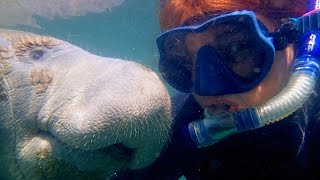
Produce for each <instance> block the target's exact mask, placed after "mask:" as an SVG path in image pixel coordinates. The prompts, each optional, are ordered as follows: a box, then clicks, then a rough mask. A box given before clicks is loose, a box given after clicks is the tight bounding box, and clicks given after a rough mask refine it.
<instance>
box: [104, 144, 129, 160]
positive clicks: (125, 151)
mask: <svg viewBox="0 0 320 180" xmlns="http://www.w3.org/2000/svg"><path fill="white" fill-rule="evenodd" d="M99 151H101V152H104V153H106V154H108V155H110V156H111V157H112V158H114V159H116V160H117V161H119V162H130V161H131V160H132V159H133V157H134V153H135V150H134V149H132V148H128V147H127V146H125V145H123V144H122V143H117V144H113V145H111V146H108V147H105V148H102V149H99Z"/></svg>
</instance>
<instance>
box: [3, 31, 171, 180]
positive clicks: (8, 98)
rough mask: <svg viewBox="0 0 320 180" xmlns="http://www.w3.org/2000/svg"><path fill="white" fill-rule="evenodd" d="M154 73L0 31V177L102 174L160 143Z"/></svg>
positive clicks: (140, 164) (164, 104)
mask: <svg viewBox="0 0 320 180" xmlns="http://www.w3.org/2000/svg"><path fill="white" fill-rule="evenodd" d="M171 114H172V112H171V102H170V97H169V94H168V92H167V90H166V87H165V86H164V84H163V83H162V81H161V80H160V79H159V77H158V76H157V74H156V73H155V72H153V71H151V70H150V69H148V68H146V67H144V66H143V65H140V64H138V63H135V62H133V61H126V60H121V59H115V58H107V57H101V56H97V55H94V54H91V53H89V52H87V51H85V50H83V49H81V48H79V47H77V46H75V45H72V44H70V43H68V42H65V41H62V40H59V39H56V38H53V37H49V36H40V35H36V34H32V33H28V32H21V31H14V30H6V29H0V159H1V166H0V179H106V178H108V177H109V176H110V175H112V174H114V173H116V172H118V171H121V170H125V169H133V170H136V169H141V168H144V167H147V166H148V165H150V164H151V163H152V162H153V161H154V160H155V159H156V158H157V157H158V156H159V155H160V153H161V151H162V149H163V148H164V147H166V145H167V142H168V139H169V137H170V129H171V126H172V118H171Z"/></svg>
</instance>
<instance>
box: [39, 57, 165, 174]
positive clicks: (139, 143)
mask: <svg viewBox="0 0 320 180" xmlns="http://www.w3.org/2000/svg"><path fill="white" fill-rule="evenodd" d="M82 58H84V57H82ZM84 59H91V61H87V62H88V64H87V65H85V63H81V67H74V68H76V74H73V72H69V73H68V75H67V77H64V78H65V80H64V82H63V83H62V84H61V82H60V81H58V82H54V83H58V84H59V85H60V88H59V89H55V91H54V92H52V93H49V94H50V98H48V101H47V102H46V103H45V105H44V106H43V108H42V111H41V112H40V116H39V117H40V118H39V119H38V121H39V124H40V126H41V127H43V128H42V130H45V131H48V132H50V133H51V134H52V135H54V137H56V138H57V139H58V140H60V141H62V142H63V143H65V144H68V145H69V146H71V147H74V148H79V149H83V150H89V151H94V150H105V149H108V148H114V147H122V149H123V150H124V151H125V150H127V151H128V152H130V153H128V154H129V155H130V156H133V157H131V160H132V162H130V164H129V167H132V168H141V167H143V166H146V165H148V164H150V163H151V162H152V161H153V160H154V159H155V158H156V157H157V155H159V153H160V151H159V150H160V149H161V147H162V146H163V145H164V144H165V142H166V141H167V138H168V136H169V130H170V125H171V123H170V121H171V119H170V106H169V105H170V100H169V98H168V97H169V96H168V94H167V91H166V89H165V87H164V86H163V84H162V83H161V81H160V79H159V78H158V76H157V75H156V74H155V73H154V72H152V71H150V70H149V69H147V68H145V67H143V66H141V65H140V64H137V63H134V62H131V61H122V60H113V59H107V58H101V57H97V56H92V55H90V56H89V57H85V58H84ZM93 59H95V61H93ZM92 62H96V63H97V64H98V65H96V64H93V65H92V64H90V63H92ZM83 67H90V68H83ZM90 70H94V73H92V72H91V71H90ZM78 73H79V74H81V83H79V85H74V86H70V84H73V83H72V82H73V81H78V79H79V76H78V75H77V74H78ZM54 83H53V84H52V86H53V87H55V86H56V85H55V84H54ZM64 85H66V86H68V88H67V89H64V88H63V87H64ZM48 91H51V89H48ZM65 91H67V92H68V93H69V95H70V97H72V98H70V99H68V100H65V102H61V98H59V96H61V94H67V92H65ZM51 94H52V95H51ZM57 104H61V106H60V107H59V108H58V109H55V111H52V112H50V110H51V109H54V108H53V106H55V105H57ZM48 112H50V113H48ZM148 144H149V145H148ZM110 146H114V147H110ZM108 152H109V151H108ZM114 154H116V153H114Z"/></svg>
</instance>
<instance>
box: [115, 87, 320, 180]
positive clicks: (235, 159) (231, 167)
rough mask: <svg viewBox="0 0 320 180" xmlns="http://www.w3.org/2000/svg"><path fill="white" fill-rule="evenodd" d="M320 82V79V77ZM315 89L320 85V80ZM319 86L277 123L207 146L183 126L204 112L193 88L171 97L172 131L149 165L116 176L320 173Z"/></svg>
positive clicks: (298, 175) (290, 175)
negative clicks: (192, 142) (190, 139)
mask: <svg viewBox="0 0 320 180" xmlns="http://www.w3.org/2000/svg"><path fill="white" fill-rule="evenodd" d="M318 84H319V83H318ZM316 90H320V88H319V85H318V86H317V88H316ZM317 92H320V91H315V92H314V93H313V94H312V95H311V97H310V98H309V100H308V101H307V102H306V103H305V104H304V105H303V107H301V108H300V109H298V110H297V111H296V112H295V113H293V114H291V115H290V116H288V117H287V118H285V119H283V120H281V121H280V122H278V123H274V124H271V125H268V126H265V127H262V128H259V129H256V130H251V131H247V132H243V133H239V134H235V135H233V136H231V137H228V138H226V139H224V140H222V141H220V142H219V143H216V144H215V145H212V146H210V147H207V148H201V149H196V148H190V147H189V146H188V143H187V142H186V141H185V138H184V136H183V134H182V132H181V129H182V127H183V126H185V125H186V124H188V123H189V122H191V121H194V120H196V119H200V118H202V116H203V109H201V108H200V107H199V105H198V104H197V103H196V102H195V100H194V98H193V97H192V96H191V95H190V94H181V95H178V96H175V97H174V98H172V100H173V102H174V112H176V114H175V115H174V126H173V135H172V137H171V142H170V143H169V145H168V148H166V149H165V151H164V152H163V154H162V156H161V157H160V158H159V159H158V160H156V161H155V162H154V163H153V164H152V165H151V166H150V167H148V168H146V169H145V170H142V171H139V172H126V173H123V174H122V175H119V176H117V178H115V179H128V178H129V179H162V180H163V179H178V178H179V177H181V176H182V175H184V176H185V177H186V178H187V179H276V178H277V179H278V178H284V179H289V178H290V179H298V178H299V179H301V178H302V179H320V121H318V120H319V118H320V96H319V95H318V94H317Z"/></svg>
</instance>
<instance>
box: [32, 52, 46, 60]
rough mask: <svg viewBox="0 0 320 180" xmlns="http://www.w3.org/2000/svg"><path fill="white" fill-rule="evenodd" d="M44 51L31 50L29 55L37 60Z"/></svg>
mask: <svg viewBox="0 0 320 180" xmlns="http://www.w3.org/2000/svg"><path fill="white" fill-rule="evenodd" d="M44 53H45V52H44V51H43V50H35V51H32V52H31V57H32V58H33V59H34V60H39V59H41V58H42V57H43V55H44Z"/></svg>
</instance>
